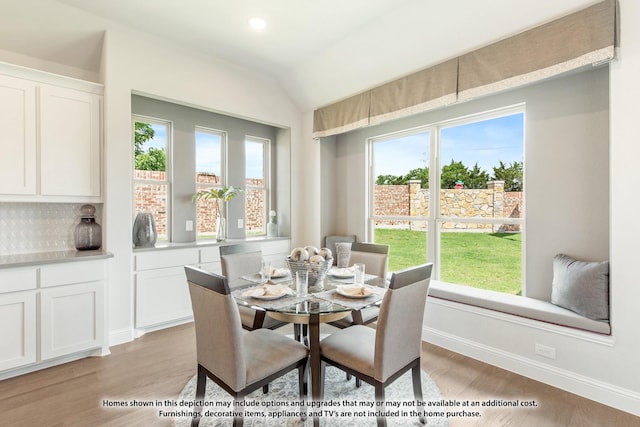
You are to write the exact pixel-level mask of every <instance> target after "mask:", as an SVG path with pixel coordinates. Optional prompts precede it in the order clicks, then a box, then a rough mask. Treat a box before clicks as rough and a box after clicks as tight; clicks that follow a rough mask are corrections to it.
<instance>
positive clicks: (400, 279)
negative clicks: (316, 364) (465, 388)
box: [320, 264, 433, 426]
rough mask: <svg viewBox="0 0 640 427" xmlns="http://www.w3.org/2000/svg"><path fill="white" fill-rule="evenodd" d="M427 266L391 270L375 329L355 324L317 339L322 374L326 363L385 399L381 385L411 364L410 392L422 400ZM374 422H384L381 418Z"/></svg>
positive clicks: (381, 400) (382, 399)
mask: <svg viewBox="0 0 640 427" xmlns="http://www.w3.org/2000/svg"><path fill="white" fill-rule="evenodd" d="M432 267H433V264H423V265H420V266H417V267H412V268H408V269H406V270H402V271H398V272H395V273H393V274H392V276H391V282H390V284H389V289H388V290H387V292H386V293H385V295H384V298H383V300H382V304H381V305H380V314H379V316H378V324H377V326H376V329H372V328H369V327H367V326H362V325H355V326H352V327H349V328H346V329H342V330H340V331H338V332H336V333H334V334H332V335H330V336H329V337H327V338H325V339H324V340H322V341H321V342H320V358H321V361H322V362H321V364H322V365H321V369H322V375H321V378H324V369H325V368H326V365H327V364H330V365H333V366H336V367H338V368H339V369H341V370H343V371H345V372H347V373H348V374H351V375H354V376H355V377H356V378H359V379H361V380H362V381H364V382H366V383H368V384H371V385H373V386H374V388H375V398H376V401H378V402H384V390H385V387H386V386H387V385H389V384H391V383H392V382H393V381H395V380H396V379H398V378H399V377H400V376H401V375H402V374H404V373H405V372H406V371H408V370H409V369H411V372H412V380H413V392H414V397H415V399H416V401H421V400H422V385H421V378H420V377H421V374H420V353H421V342H422V321H423V317H424V308H425V304H426V300H427V292H428V290H429V282H430V280H431V269H432ZM383 409H384V408H383ZM377 422H378V426H386V419H385V418H384V417H378V418H377ZM420 422H422V423H424V417H420Z"/></svg>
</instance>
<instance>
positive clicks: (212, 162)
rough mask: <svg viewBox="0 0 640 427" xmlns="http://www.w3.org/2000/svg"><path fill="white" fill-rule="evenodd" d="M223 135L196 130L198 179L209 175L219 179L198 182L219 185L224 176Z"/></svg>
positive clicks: (206, 179)
mask: <svg viewBox="0 0 640 427" xmlns="http://www.w3.org/2000/svg"><path fill="white" fill-rule="evenodd" d="M222 136H223V135H222V133H220V132H214V131H206V130H204V129H198V130H196V174H197V176H198V178H199V177H200V176H202V175H209V176H213V177H215V178H217V181H215V182H212V179H210V178H205V179H203V181H200V180H199V179H198V180H197V182H206V183H209V184H211V183H219V182H220V177H221V176H222Z"/></svg>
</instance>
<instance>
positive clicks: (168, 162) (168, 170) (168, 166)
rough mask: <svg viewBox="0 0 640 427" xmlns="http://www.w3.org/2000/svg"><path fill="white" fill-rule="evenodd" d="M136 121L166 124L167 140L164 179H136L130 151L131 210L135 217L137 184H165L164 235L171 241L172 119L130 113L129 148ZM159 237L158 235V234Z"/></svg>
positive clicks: (133, 137)
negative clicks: (165, 231) (131, 175)
mask: <svg viewBox="0 0 640 427" xmlns="http://www.w3.org/2000/svg"><path fill="white" fill-rule="evenodd" d="M136 122H138V123H149V124H155V125H161V126H166V128H167V134H166V135H167V136H166V137H167V141H166V147H165V170H164V177H165V179H164V180H157V179H137V178H136V176H135V171H136V164H135V152H133V153H132V156H131V159H132V162H133V164H132V168H131V170H132V173H133V179H132V180H131V181H132V194H133V200H132V202H133V203H132V208H133V209H132V211H133V218H135V216H136V185H137V184H148V185H166V186H167V202H166V214H165V217H166V222H167V224H166V230H167V233H166V237H167V242H171V241H172V231H173V230H172V226H171V224H172V216H173V207H172V200H173V185H172V157H173V156H172V153H173V151H172V149H173V121H172V120H167V119H161V118H158V117H151V116H146V115H142V114H132V115H131V148H132V149H134V146H133V144H134V142H135V136H134V135H135V124H136ZM156 226H157V224H156ZM158 237H160V236H158Z"/></svg>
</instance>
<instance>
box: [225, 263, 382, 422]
mask: <svg viewBox="0 0 640 427" xmlns="http://www.w3.org/2000/svg"><path fill="white" fill-rule="evenodd" d="M257 281H258V276H257V275H256V276H255V277H254V276H245V277H242V278H239V279H236V280H234V281H233V282H232V283H231V284H230V287H231V289H232V295H233V296H234V298H235V300H236V302H237V303H238V305H243V306H247V307H251V308H254V309H256V310H264V311H266V312H267V315H268V316H270V317H273V318H275V319H276V320H280V321H284V322H288V323H293V324H294V325H295V326H296V327H300V326H308V336H307V337H305V334H300V335H298V334H296V337H298V336H299V337H300V339H302V340H303V342H305V344H307V346H308V347H309V367H310V373H311V398H312V399H313V400H314V401H316V400H319V399H320V394H321V387H322V384H321V378H320V324H321V323H328V322H333V321H336V320H339V319H341V318H343V317H346V316H348V315H349V313H351V312H352V311H357V310H361V309H363V308H367V307H370V306H373V305H377V304H380V302H381V301H382V298H383V296H384V293H385V292H386V286H385V285H386V283H385V279H384V278H381V277H377V276H372V275H365V287H364V290H365V292H363V293H362V294H360V295H358V294H356V293H353V294H352V293H350V292H345V291H344V290H345V289H347V288H346V287H344V286H345V285H347V286H349V285H351V286H350V287H349V289H350V290H352V289H353V278H336V277H332V276H330V275H327V277H325V279H324V281H323V283H322V284H321V285H320V286H310V287H309V291H308V294H307V295H305V296H299V295H296V293H295V284H294V283H293V281H292V279H291V277H290V276H289V277H285V278H282V279H277V280H273V281H271V282H270V283H271V284H259V283H256V282H257ZM274 285H277V286H280V287H281V289H284V292H283V294H284V295H282V296H277V297H276V296H273V297H271V296H268V295H266V296H265V295H260V292H255V290H259V288H260V287H264V286H267V287H268V286H274ZM267 294H268V293H267ZM316 421H317V420H315V419H314V425H317V424H316Z"/></svg>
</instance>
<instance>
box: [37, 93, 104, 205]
mask: <svg viewBox="0 0 640 427" xmlns="http://www.w3.org/2000/svg"><path fill="white" fill-rule="evenodd" d="M39 90H40V194H42V195H43V196H47V195H51V196H54V195H55V196H93V197H99V196H100V192H101V163H100V158H101V153H100V150H101V144H100V99H101V97H100V96H99V95H96V94H92V93H88V92H82V91H78V90H74V89H67V88H62V87H57V86H48V85H42V86H40V88H39Z"/></svg>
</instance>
